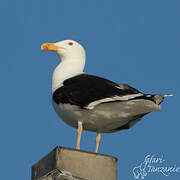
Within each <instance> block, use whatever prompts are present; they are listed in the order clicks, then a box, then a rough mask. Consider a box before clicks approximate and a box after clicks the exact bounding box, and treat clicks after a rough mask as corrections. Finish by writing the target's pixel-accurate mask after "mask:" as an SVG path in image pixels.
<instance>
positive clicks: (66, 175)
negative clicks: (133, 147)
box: [32, 147, 117, 180]
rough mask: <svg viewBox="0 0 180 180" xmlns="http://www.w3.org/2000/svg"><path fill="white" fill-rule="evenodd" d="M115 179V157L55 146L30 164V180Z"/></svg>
mask: <svg viewBox="0 0 180 180" xmlns="http://www.w3.org/2000/svg"><path fill="white" fill-rule="evenodd" d="M65 179H66V180H78V179H79V180H80V179H81V180H117V159H116V158H114V157H111V156H107V155H103V154H97V153H92V152H87V151H82V150H76V149H71V148H64V147H56V148H55V149H54V150H53V151H51V152H50V153H48V154H47V155H46V156H45V157H43V158H42V159H41V160H39V161H38V162H37V163H36V164H34V165H33V166H32V180H65Z"/></svg>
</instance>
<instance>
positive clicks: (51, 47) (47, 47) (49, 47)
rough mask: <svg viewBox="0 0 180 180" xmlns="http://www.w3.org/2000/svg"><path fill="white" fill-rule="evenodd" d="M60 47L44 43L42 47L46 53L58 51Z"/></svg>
mask: <svg viewBox="0 0 180 180" xmlns="http://www.w3.org/2000/svg"><path fill="white" fill-rule="evenodd" d="M58 49H60V47H58V46H55V45H54V43H44V44H42V45H41V50H44V51H57V50H58Z"/></svg>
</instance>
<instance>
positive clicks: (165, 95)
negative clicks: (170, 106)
mask: <svg viewBox="0 0 180 180" xmlns="http://www.w3.org/2000/svg"><path fill="white" fill-rule="evenodd" d="M167 96H173V94H164V97H167Z"/></svg>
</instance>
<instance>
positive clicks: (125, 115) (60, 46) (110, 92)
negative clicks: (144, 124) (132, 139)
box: [41, 40, 171, 152]
mask: <svg viewBox="0 0 180 180" xmlns="http://www.w3.org/2000/svg"><path fill="white" fill-rule="evenodd" d="M41 49H42V50H47V51H55V52H56V53H57V54H58V56H59V58H60V59H61V62H60V64H59V65H58V66H57V67H56V68H55V70H54V72H53V77H52V103H53V107H54V109H55V111H56V113H57V114H58V115H59V116H60V117H61V118H62V119H63V120H64V121H65V122H66V123H67V124H69V125H70V126H72V127H75V128H77V129H78V136H77V143H76V148H77V149H80V138H81V134H82V131H83V129H84V130H88V131H94V132H97V137H96V147H95V152H97V151H98V147H99V142H100V139H101V133H111V132H115V131H120V130H122V129H129V128H130V127H132V126H133V125H135V124H136V123H137V122H138V121H139V120H140V119H141V118H142V117H143V116H144V115H146V114H148V113H150V112H152V111H159V110H160V103H161V102H162V101H163V99H164V97H165V96H171V95H170V94H155V95H152V94H144V93H142V92H140V91H138V90H137V89H135V88H132V87H130V86H129V85H127V84H117V83H115V82H112V81H109V80H107V79H104V78H101V77H97V76H93V75H89V74H86V73H84V72H83V69H84V65H85V58H86V55H85V50H84V48H83V47H82V46H81V45H80V44H79V43H78V42H75V41H73V40H64V41H60V42H56V43H44V44H43V45H42V46H41Z"/></svg>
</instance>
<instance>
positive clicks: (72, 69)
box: [52, 58, 85, 93]
mask: <svg viewBox="0 0 180 180" xmlns="http://www.w3.org/2000/svg"><path fill="white" fill-rule="evenodd" d="M84 65H85V58H81V59H68V60H62V61H61V62H60V64H59V65H58V66H57V67H56V68H55V70H54V72H53V77H52V93H53V92H54V91H55V90H56V89H57V88H59V87H61V86H63V81H64V80H66V79H69V78H71V77H73V76H76V75H78V74H81V73H83V69H84Z"/></svg>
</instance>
